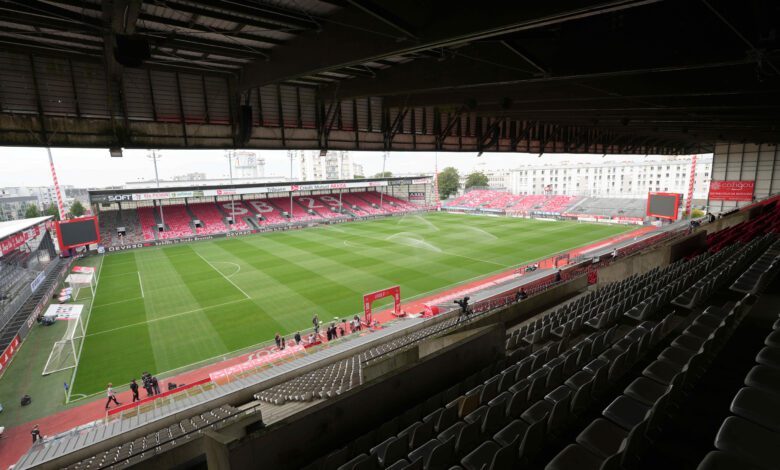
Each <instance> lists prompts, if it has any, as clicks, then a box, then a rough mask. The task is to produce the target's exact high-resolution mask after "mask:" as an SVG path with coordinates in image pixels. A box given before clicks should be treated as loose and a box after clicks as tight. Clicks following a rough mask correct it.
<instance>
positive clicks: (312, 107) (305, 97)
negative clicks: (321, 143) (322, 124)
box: [299, 87, 317, 129]
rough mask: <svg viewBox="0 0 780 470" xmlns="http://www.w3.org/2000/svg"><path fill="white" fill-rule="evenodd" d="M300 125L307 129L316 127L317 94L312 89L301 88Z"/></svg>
mask: <svg viewBox="0 0 780 470" xmlns="http://www.w3.org/2000/svg"><path fill="white" fill-rule="evenodd" d="M299 90H300V93H301V124H302V125H303V127H305V128H307V129H314V128H316V127H317V92H316V91H315V90H314V89H313V88H306V87H301V88H299Z"/></svg>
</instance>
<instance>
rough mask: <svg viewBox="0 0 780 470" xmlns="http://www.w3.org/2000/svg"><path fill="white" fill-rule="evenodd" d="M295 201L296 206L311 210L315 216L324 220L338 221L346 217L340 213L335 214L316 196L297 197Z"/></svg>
mask: <svg viewBox="0 0 780 470" xmlns="http://www.w3.org/2000/svg"><path fill="white" fill-rule="evenodd" d="M293 200H294V201H295V203H296V204H298V205H299V206H301V207H303V208H304V210H311V211H312V212H314V214H313V215H315V216H319V217H322V218H324V219H338V218H341V217H344V216H343V215H342V214H340V213H338V212H334V211H332V210H331V209H330V207H331V206H330V205H329V204H326V203H324V202H322V201H321V200H320V199H319V198H318V197H316V196H297V197H294V198H293Z"/></svg>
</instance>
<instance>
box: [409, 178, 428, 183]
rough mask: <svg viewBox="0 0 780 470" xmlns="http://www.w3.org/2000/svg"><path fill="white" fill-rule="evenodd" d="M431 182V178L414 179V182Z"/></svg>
mask: <svg viewBox="0 0 780 470" xmlns="http://www.w3.org/2000/svg"><path fill="white" fill-rule="evenodd" d="M430 182H431V179H430V178H418V179H414V180H412V184H429V183H430Z"/></svg>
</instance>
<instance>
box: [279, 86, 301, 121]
mask: <svg viewBox="0 0 780 470" xmlns="http://www.w3.org/2000/svg"><path fill="white" fill-rule="evenodd" d="M296 89H297V87H294V86H289V85H280V86H279V91H280V95H281V98H282V118H283V119H284V127H298V93H297V92H296Z"/></svg>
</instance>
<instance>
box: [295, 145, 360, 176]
mask: <svg viewBox="0 0 780 470" xmlns="http://www.w3.org/2000/svg"><path fill="white" fill-rule="evenodd" d="M297 159H298V167H299V169H300V179H301V181H323V180H345V179H353V178H354V177H355V175H357V176H364V175H363V174H362V173H363V166H362V165H358V164H354V165H353V164H352V158H351V157H350V155H349V152H345V151H341V150H336V151H333V150H332V151H329V152H328V153H327V154H325V155H324V156H323V155H320V153H319V152H310V151H299V152H297Z"/></svg>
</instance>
